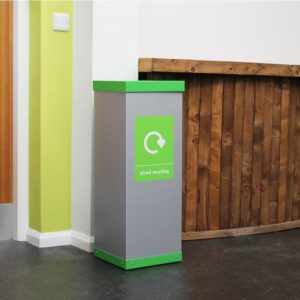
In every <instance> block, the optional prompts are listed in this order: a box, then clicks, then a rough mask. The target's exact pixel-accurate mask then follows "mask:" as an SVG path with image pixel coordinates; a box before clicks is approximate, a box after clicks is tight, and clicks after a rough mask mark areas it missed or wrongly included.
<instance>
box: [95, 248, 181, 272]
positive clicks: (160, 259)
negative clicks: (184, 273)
mask: <svg viewBox="0 0 300 300" xmlns="http://www.w3.org/2000/svg"><path fill="white" fill-rule="evenodd" d="M94 255H95V256H96V257H98V258H100V259H102V260H104V261H106V262H109V263H111V264H113V265H115V266H117V267H119V268H121V269H123V270H132V269H138V268H144V267H151V266H156V265H162V264H170V263H175V262H181V261H182V252H174V253H168V254H163V255H158V256H148V257H141V258H136V259H127V260H126V259H123V258H121V257H118V256H116V255H113V254H111V253H109V252H106V251H104V250H101V249H98V248H95V251H94Z"/></svg>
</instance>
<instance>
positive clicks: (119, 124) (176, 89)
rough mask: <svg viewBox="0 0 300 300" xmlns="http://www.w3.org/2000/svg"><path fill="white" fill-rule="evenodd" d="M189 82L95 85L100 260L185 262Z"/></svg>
mask: <svg viewBox="0 0 300 300" xmlns="http://www.w3.org/2000/svg"><path fill="white" fill-rule="evenodd" d="M183 91H184V82H183V81H126V82H124V81H123V82H116V81H115V82H108V81H95V82H94V92H95V115H94V122H95V123H94V125H95V128H94V135H95V136H94V141H95V146H94V147H95V148H94V187H95V206H94V220H95V223H94V224H95V227H94V231H95V251H94V254H95V256H96V257H98V258H101V259H103V260H105V261H107V262H110V263H112V264H114V265H116V266H118V267H121V268H122V269H125V270H128V269H135V268H140V267H146V266H153V265H158V264H164V263H172V262H179V261H181V260H182V252H181V199H182V92H183Z"/></svg>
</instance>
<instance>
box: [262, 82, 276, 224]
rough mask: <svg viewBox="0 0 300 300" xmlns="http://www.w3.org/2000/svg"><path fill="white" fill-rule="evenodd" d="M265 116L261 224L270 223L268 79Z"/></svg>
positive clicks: (270, 105) (270, 100)
mask: <svg viewBox="0 0 300 300" xmlns="http://www.w3.org/2000/svg"><path fill="white" fill-rule="evenodd" d="M265 82H266V86H265V98H264V114H263V144H262V170H261V171H262V172H261V204H260V224H261V225H266V224H268V223H269V202H270V193H271V155H270V153H271V149H272V119H273V111H272V108H273V97H274V86H273V80H272V78H271V79H266V80H265Z"/></svg>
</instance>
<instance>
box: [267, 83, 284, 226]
mask: <svg viewBox="0 0 300 300" xmlns="http://www.w3.org/2000/svg"><path fill="white" fill-rule="evenodd" d="M281 83H282V79H281V78H274V101H273V112H272V114H273V117H272V118H273V121H272V149H271V191H270V193H271V194H270V202H269V221H270V223H271V224H274V223H276V222H277V206H278V204H277V203H278V187H279V182H278V180H279V159H280V152H279V151H280V124H281V123H280V118H281V116H280V113H281Z"/></svg>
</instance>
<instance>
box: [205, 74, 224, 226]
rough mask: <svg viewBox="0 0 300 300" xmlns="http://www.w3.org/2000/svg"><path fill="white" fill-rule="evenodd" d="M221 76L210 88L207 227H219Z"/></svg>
mask: <svg viewBox="0 0 300 300" xmlns="http://www.w3.org/2000/svg"><path fill="white" fill-rule="evenodd" d="M222 101H223V78H222V77H220V76H218V77H215V78H214V81H213V90H212V111H211V139H210V152H211V155H210V172H209V180H210V181H209V202H208V203H209V204H208V224H209V229H211V230H215V229H219V209H220V208H219V196H220V173H221V172H220V171H221V136H222V107H223V105H222Z"/></svg>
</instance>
